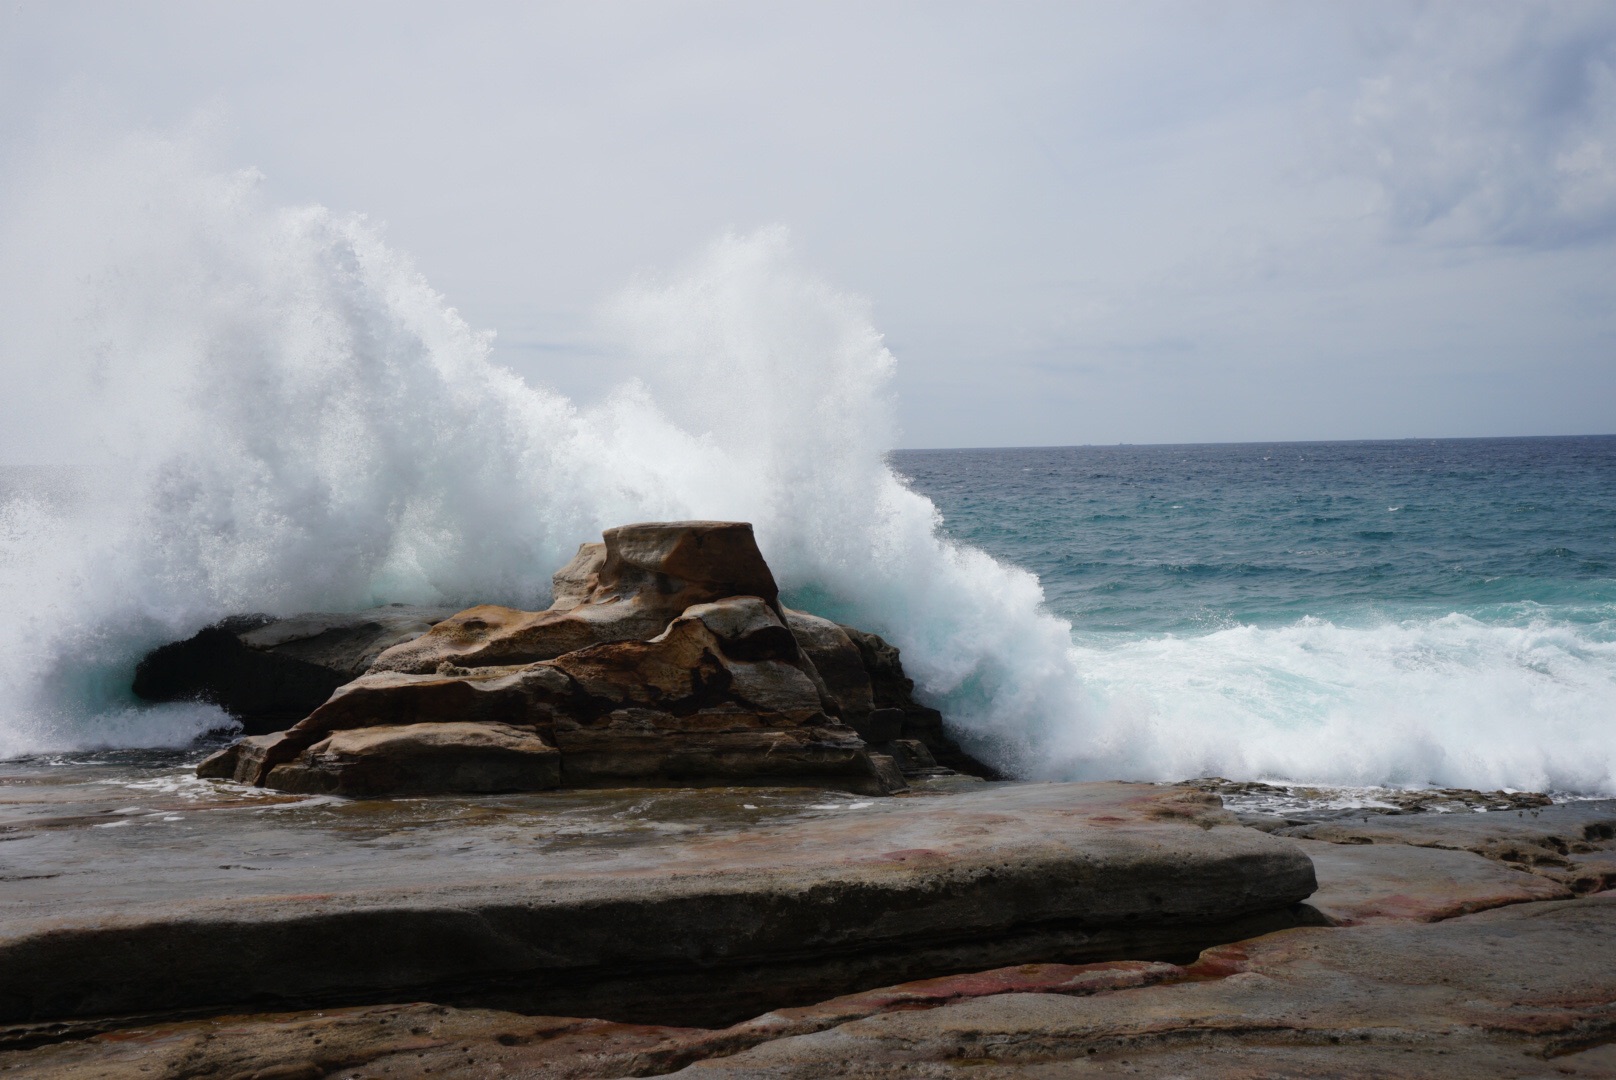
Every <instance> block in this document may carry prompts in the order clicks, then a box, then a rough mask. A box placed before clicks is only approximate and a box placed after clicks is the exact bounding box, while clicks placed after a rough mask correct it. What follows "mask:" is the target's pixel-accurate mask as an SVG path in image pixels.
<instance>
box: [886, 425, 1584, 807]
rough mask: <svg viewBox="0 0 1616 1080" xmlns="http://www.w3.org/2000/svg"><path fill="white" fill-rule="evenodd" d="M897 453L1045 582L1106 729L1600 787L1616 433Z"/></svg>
mask: <svg viewBox="0 0 1616 1080" xmlns="http://www.w3.org/2000/svg"><path fill="white" fill-rule="evenodd" d="M893 462H894V465H895V467H896V468H897V469H898V470H899V472H901V473H902V474H903V475H904V476H906V477H907V478H908V480H909V482H910V483H911V485H912V486H913V487H914V488H915V490H917V491H920V492H923V493H924V494H926V495H927V496H928V497H929V498H930V499H931V500H932V501H933V502H934V503H935V504H936V505H937V506H938V508H939V510H940V512H941V513H942V516H943V531H944V532H945V533H946V534H947V535H948V536H950V537H951V538H953V539H955V540H956V541H958V542H961V543H966V544H971V545H974V546H977V547H980V548H982V549H984V550H986V551H987V552H989V553H991V554H992V555H994V556H995V557H997V558H999V559H1002V560H1004V561H1005V562H1008V563H1011V564H1014V565H1016V566H1020V567H1023V568H1025V569H1027V570H1029V571H1031V572H1033V573H1035V574H1037V575H1038V578H1039V581H1040V583H1041V584H1042V586H1043V589H1044V594H1045V600H1046V604H1047V606H1048V608H1049V609H1050V610H1051V611H1053V612H1054V613H1055V614H1057V615H1058V616H1060V617H1061V618H1063V619H1065V620H1068V621H1070V623H1071V625H1072V639H1073V655H1074V663H1075V665H1076V667H1077V668H1078V670H1079V671H1080V672H1081V673H1082V678H1083V682H1084V685H1085V689H1086V691H1087V693H1088V696H1089V698H1090V702H1089V705H1090V711H1091V713H1093V714H1096V715H1098V716H1101V717H1109V718H1110V719H1111V723H1110V724H1109V725H1107V726H1108V727H1109V733H1117V732H1124V733H1133V732H1137V731H1138V730H1139V729H1140V728H1153V727H1160V728H1163V729H1165V730H1164V732H1163V734H1164V735H1165V734H1166V733H1168V732H1177V733H1178V735H1179V736H1180V737H1181V738H1182V739H1183V740H1184V741H1185V742H1186V743H1187V744H1188V745H1189V746H1191V747H1194V751H1195V756H1180V757H1179V760H1184V761H1185V762H1186V764H1190V763H1192V762H1194V761H1197V760H1199V761H1201V762H1204V763H1205V765H1206V766H1207V767H1208V768H1209V769H1213V770H1216V769H1220V768H1221V769H1225V770H1227V769H1229V768H1230V767H1231V766H1234V767H1235V768H1234V771H1236V772H1240V773H1242V774H1250V773H1253V772H1256V773H1267V774H1269V775H1271V776H1274V777H1276V778H1278V777H1283V778H1292V779H1295V778H1314V779H1316V778H1320V777H1329V778H1331V779H1334V780H1337V781H1341V782H1350V781H1352V780H1354V779H1357V780H1362V781H1366V782H1380V783H1411V784H1412V783H1423V782H1429V781H1431V780H1433V779H1435V778H1438V777H1448V778H1454V779H1458V778H1465V779H1467V780H1468V781H1471V782H1475V783H1483V782H1487V783H1490V782H1497V783H1500V784H1507V783H1509V782H1511V781H1512V780H1513V781H1514V782H1515V783H1521V782H1524V781H1527V780H1531V779H1532V778H1533V777H1534V776H1535V777H1536V779H1535V780H1534V781H1533V782H1535V783H1537V784H1539V785H1541V786H1551V787H1552V786H1555V785H1556V783H1558V784H1561V785H1566V786H1570V787H1579V786H1586V787H1588V788H1591V789H1593V790H1603V791H1608V790H1610V788H1609V783H1610V779H1609V773H1608V767H1609V762H1610V754H1611V747H1612V734H1611V733H1612V732H1613V730H1616V437H1612V436H1596V437H1584V438H1515V439H1444V440H1404V441H1396V442H1341V443H1264V444H1247V445H1211V446H1107V447H1063V448H1038V449H998V450H938V451H905V452H900V453H896V454H894V455H893ZM1309 738H1312V739H1314V740H1316V753H1317V755H1318V756H1317V757H1314V758H1312V759H1310V758H1309V757H1308V754H1307V750H1306V742H1307V740H1308V739H1309ZM1355 742H1361V745H1354V743H1355ZM1220 743H1221V746H1220ZM1265 743H1266V744H1267V745H1266V746H1265V745H1264V744H1265ZM1387 746H1396V747H1398V748H1399V750H1400V756H1399V757H1395V758H1394V757H1390V756H1388V755H1387V754H1386V753H1385V748H1386V747H1387ZM1562 754H1563V755H1564V756H1563V757H1560V756H1558V755H1562ZM1326 755H1328V756H1326ZM1575 755H1583V756H1584V760H1585V766H1584V767H1583V768H1581V769H1579V768H1577V767H1575V766H1574V765H1572V764H1571V762H1572V760H1573V758H1574V756H1575ZM1242 766H1243V767H1242ZM1192 771H1193V770H1192Z"/></svg>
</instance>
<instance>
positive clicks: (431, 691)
mask: <svg viewBox="0 0 1616 1080" xmlns="http://www.w3.org/2000/svg"><path fill="white" fill-rule="evenodd" d="M555 584H556V593H557V595H558V597H560V604H559V605H558V606H556V607H552V608H550V609H549V610H548V611H543V612H524V611H516V610H514V609H510V608H501V607H494V606H482V607H475V608H470V609H468V610H466V611H463V612H460V613H459V614H457V615H455V616H453V617H452V618H449V619H445V620H443V621H441V622H440V623H438V624H437V625H436V626H434V627H433V628H432V630H431V631H430V632H428V633H426V634H423V635H421V636H420V637H419V638H416V639H414V640H412V641H409V642H406V643H404V644H401V645H399V646H398V647H396V648H393V649H390V650H388V651H387V652H385V653H383V654H382V655H381V656H380V658H379V659H378V660H377V662H376V664H375V665H374V666H373V667H372V668H371V670H370V671H369V672H368V673H367V674H365V675H362V676H361V677H359V678H357V679H355V680H353V681H352V682H349V683H348V684H346V685H344V686H341V687H338V688H337V689H336V691H335V692H334V693H332V694H331V696H330V698H329V700H327V701H326V702H325V703H324V704H323V705H321V706H320V707H319V708H317V709H315V710H314V711H313V712H311V713H310V714H309V715H308V716H306V717H305V718H304V719H302V720H300V721H299V722H298V723H297V724H295V725H293V726H292V727H291V728H290V729H289V730H288V731H286V732H285V733H284V734H283V735H281V736H279V737H275V738H260V739H256V740H243V742H242V743H239V744H237V745H236V746H233V747H230V748H229V749H227V750H224V751H221V752H220V753H219V754H216V755H214V756H213V757H211V758H209V759H208V760H207V761H204V762H203V763H202V765H201V766H199V768H198V770H197V771H198V775H200V776H204V777H214V778H223V779H233V780H237V781H240V782H245V783H252V784H257V785H260V786H267V787H273V788H279V789H281V790H286V791H299V792H325V793H333V794H347V795H361V794H364V795H369V794H382V793H388V792H394V793H406V792H408V793H427V792H446V791H502V790H541V789H544V788H550V787H556V786H569V787H574V786H590V785H603V784H645V783H681V784H688V783H731V784H734V783H795V784H816V785H817V784H823V785H828V786H833V787H839V788H844V789H847V790H851V791H856V792H860V793H866V794H886V793H888V792H890V791H894V790H899V789H901V788H902V787H903V786H904V780H903V775H902V771H901V770H900V768H899V766H898V764H897V762H896V761H895V760H894V759H893V758H892V757H891V756H890V755H883V754H872V753H871V752H870V750H869V748H867V747H866V745H865V742H864V741H863V740H861V739H860V738H859V735H858V733H857V731H856V730H855V729H854V728H852V727H849V726H847V725H846V724H845V723H843V722H842V720H841V719H840V714H841V713H842V711H843V707H842V705H841V703H840V702H839V701H838V699H837V698H836V697H835V696H834V695H832V694H831V693H830V691H829V689H828V688H827V686H826V684H825V682H824V680H823V679H822V677H821V675H820V673H819V671H818V669H817V668H816V667H815V665H814V662H813V660H812V659H811V658H810V654H809V653H808V652H806V651H804V649H803V648H801V647H800V646H799V644H798V638H797V637H796V636H795V635H794V634H793V632H792V629H791V628H790V627H789V626H788V625H787V622H786V621H785V617H784V613H783V611H782V609H781V608H780V605H779V598H778V590H777V588H776V586H775V583H774V577H773V575H772V574H771V573H770V571H769V568H768V566H767V564H766V563H764V561H763V557H762V555H761V554H760V553H759V552H758V550H757V546H756V543H755V541H754V540H753V538H752V530H751V526H749V525H745V524H735V523H724V522H674V523H658V524H649V525H631V526H624V527H622V528H619V529H610V530H608V531H607V532H606V534H605V542H604V543H603V544H600V545H589V544H586V545H584V546H583V547H581V548H580V549H579V552H578V555H577V556H576V557H575V558H574V559H573V561H572V562H571V563H569V564H568V565H567V566H566V567H563V568H562V570H561V571H560V572H559V573H558V574H557V575H556V582H555ZM797 622H798V625H802V626H805V627H811V629H812V630H813V631H814V635H812V636H810V639H811V640H812V641H813V642H815V643H816V645H822V646H823V645H825V644H826V643H828V648H827V647H821V648H819V653H820V655H821V656H824V657H825V658H826V662H827V664H828V665H829V666H830V668H831V670H832V671H833V673H834V675H835V677H836V679H837V682H838V686H839V687H842V688H843V689H844V691H845V692H847V693H848V696H849V700H850V701H852V703H853V708H854V709H855V710H858V711H861V712H862V713H864V714H868V713H869V711H870V708H871V704H872V699H871V695H870V690H869V682H870V680H869V678H868V677H867V676H865V675H864V674H863V670H862V667H861V666H860V660H859V653H858V650H857V649H856V648H855V647H854V646H853V644H852V643H851V640H850V638H849V637H848V635H847V634H846V633H845V632H843V631H842V629H841V628H840V627H838V626H836V624H834V623H830V622H827V621H825V620H819V619H813V617H812V616H800V617H799V618H798V620H797ZM861 678H862V680H863V682H862V687H860V684H859V682H858V680H859V679H861ZM859 688H862V691H863V692H862V694H858V693H855V692H853V691H854V690H856V689H859ZM433 725H436V726H438V727H439V728H441V730H438V731H429V730H427V729H428V728H429V727H431V726H433ZM361 732H366V733H368V734H360V733H361ZM913 756H914V755H912V754H911V755H909V757H906V758H905V761H906V762H907V761H909V760H911V759H912V758H913ZM434 758H440V759H441V761H438V762H437V763H436V764H434V762H433V759H434Z"/></svg>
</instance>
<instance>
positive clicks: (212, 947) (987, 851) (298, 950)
mask: <svg viewBox="0 0 1616 1080" xmlns="http://www.w3.org/2000/svg"><path fill="white" fill-rule="evenodd" d="M8 792H9V794H8V799H12V800H14V801H12V802H8V803H7V804H5V805H3V806H0V825H3V826H4V827H6V828H7V829H8V830H9V831H8V832H7V833H6V835H7V836H8V840H7V842H6V843H5V844H4V845H3V846H4V847H5V849H6V851H5V858H6V873H7V877H8V880H7V882H6V888H5V889H4V890H3V891H0V911H3V912H4V918H0V1022H5V1023H22V1022H29V1021H52V1020H58V1019H64V1018H70V1017H96V1016H107V1015H117V1014H128V1013H132V1012H140V1013H145V1014H147V1015H150V1014H152V1013H159V1012H164V1011H168V1012H172V1011H174V1010H183V1009H191V1008H200V1007H213V1008H226V1007H236V1008H240V1007H243V1006H250V1007H252V1008H272V1007H291V1008H311V1007H322V1006H325V1005H331V1006H340V1005H344V1004H347V1005H351V1004H355V1003H362V1002H376V1001H389V1000H390V1001H395V1002H397V1001H420V1000H423V999H425V1000H439V1001H443V1002H445V1003H447V1004H476V1005H479V1006H489V1007H500V1008H515V1009H518V1010H520V1011H523V1012H529V1013H550V1014H554V1015H571V1016H607V1017H610V1018H612V1019H615V1020H621V1021H637V1022H662V1023H679V1024H699V1025H705V1026H711V1025H715V1024H716V1025H723V1024H728V1023H733V1022H735V1021H739V1020H743V1019H745V1018H747V1017H749V1016H756V1015H758V1014H759V1013H761V1012H764V1011H766V1010H769V1009H772V1008H777V1007H787V1006H797V1005H802V1004H805V1003H810V1002H814V1001H823V1000H825V999H828V998H832V997H836V996H839V995H845V994H848V993H854V992H858V991H861V990H864V989H868V988H871V987H880V986H888V985H891V984H893V983H898V982H903V981H907V980H912V979H923V978H932V977H937V976H942V975H947V974H949V973H953V972H962V971H981V970H983V969H987V968H995V967H1002V966H1005V965H1009V964H1023V963H1066V964H1083V963H1088V962H1093V961H1099V960H1112V959H1128V958H1137V959H1154V960H1163V961H1168V962H1175V963H1182V962H1187V961H1189V960H1192V959H1194V957H1195V955H1196V953H1197V952H1198V951H1199V950H1200V949H1202V948H1204V947H1206V946H1207V945H1211V944H1215V943H1218V942H1225V941H1233V940H1239V939H1241V938H1244V937H1248V936H1250V935H1252V934H1254V933H1260V932H1263V931H1265V930H1268V929H1271V928H1273V927H1275V926H1287V925H1295V923H1296V921H1297V918H1296V913H1295V912H1293V910H1292V905H1294V904H1295V903H1296V902H1297V901H1299V900H1301V899H1303V898H1305V897H1306V896H1307V894H1308V893H1310V892H1311V891H1312V890H1313V886H1314V880H1313V870H1312V866H1311V864H1310V863H1309V861H1308V859H1307V857H1306V856H1305V855H1304V854H1303V853H1302V852H1301V851H1300V850H1298V849H1297V847H1296V846H1295V845H1294V844H1292V843H1291V842H1289V841H1285V840H1282V839H1277V838H1274V837H1270V836H1266V835H1264V834H1262V833H1259V832H1256V831H1255V830H1251V829H1245V828H1241V827H1240V826H1239V825H1237V824H1235V823H1234V822H1233V819H1232V818H1231V817H1230V815H1228V814H1226V813H1224V812H1223V811H1221V810H1220V809H1219V808H1218V806H1217V803H1216V800H1215V799H1212V798H1209V797H1207V796H1204V795H1200V794H1198V793H1185V792H1178V791H1173V790H1171V789H1162V788H1157V787H1155V786H1153V785H1142V784H1025V785H1019V784H1005V785H981V786H979V787H977V788H975V789H973V790H971V791H969V792H966V793H962V794H955V795H945V796H928V797H923V798H910V799H868V800H856V801H855V800H849V799H847V798H846V797H845V796H844V797H842V798H840V799H837V798H834V797H831V798H829V804H828V805H827V806H824V807H820V808H817V809H808V808H805V809H802V810H800V811H798V812H797V813H794V814H788V815H785V816H782V817H778V818H774V819H769V820H760V819H759V818H758V816H757V815H756V814H754V813H752V812H751V811H743V810H742V809H741V803H742V802H743V800H744V801H749V802H750V801H763V800H761V799H759V797H758V796H757V795H756V794H754V793H753V792H751V791H744V792H743V791H736V790H733V789H711V790H710V791H708V792H706V793H701V792H695V793H686V794H684V795H682V796H681V798H682V799H683V800H684V802H683V803H681V804H680V805H685V804H699V805H708V804H711V805H713V806H715V807H724V808H727V809H723V810H722V812H721V813H719V812H718V811H717V810H715V811H714V815H715V816H713V817H711V818H709V819H708V824H707V825H704V826H701V827H696V826H695V825H694V824H693V823H688V824H687V823H685V822H686V821H688V819H685V820H683V821H682V820H678V819H675V820H668V819H663V820H655V819H652V820H649V821H647V820H644V819H643V818H636V817H635V815H633V814H630V813H627V808H629V807H633V806H637V805H640V804H642V803H644V802H646V800H647V795H646V794H645V793H643V792H641V793H637V794H635V795H634V796H633V797H632V798H628V799H622V798H618V797H616V796H611V797H609V798H608V796H606V795H605V794H597V795H590V796H587V797H586V796H584V795H576V794H570V793H547V794H545V795H544V796H542V797H540V796H530V797H527V798H528V799H529V800H530V801H529V802H525V803H524V802H521V801H520V797H517V796H506V797H503V798H501V799H493V800H476V801H472V802H468V801H466V800H463V799H450V798H443V797H437V798H432V797H427V798H423V799H419V800H403V801H399V802H389V803H379V802H378V803H365V802H361V803H343V804H328V805H315V806H304V807H302V808H300V809H298V810H297V811H296V812H295V813H261V812H259V811H260V810H262V809H264V808H265V807H266V806H270V805H274V803H273V799H274V797H273V796H267V797H260V798H242V797H240V796H239V795H237V794H236V793H233V792H230V791H219V792H214V793H203V795H202V796H201V797H196V798H193V797H183V798H182V797H178V796H175V795H172V794H167V795H165V794H162V793H160V792H157V791H155V790H146V789H139V790H131V789H130V788H128V787H126V786H121V785H108V784H85V783H75V784H70V785H63V786H62V787H60V788H59V789H58V788H50V787H34V788H28V789H23V788H11V789H8ZM47 798H48V799H53V800H55V801H53V802H50V803H41V802H38V800H43V799H47ZM818 798H819V799H820V800H824V799H826V796H823V795H821V796H819V797H818ZM589 799H594V800H598V801H600V802H601V803H602V805H606V806H610V807H614V808H618V809H617V810H615V811H614V812H613V813H609V814H608V813H601V814H598V815H595V816H590V815H588V814H586V813H584V812H583V811H584V809H585V808H587V806H589V805H591V803H590V802H589V801H588V800H589ZM15 800H35V802H32V803H29V802H18V801H15ZM210 800H213V802H214V803H216V808H211V809H210V805H211V804H210ZM554 800H559V801H560V803H561V805H560V806H557V807H556V808H554V809H548V808H547V807H549V806H551V804H552V801H554ZM701 800H705V802H703V801H701ZM30 807H32V809H31V808H30ZM47 807H49V808H50V809H48V810H47V809H45V808H47ZM131 807H136V808H139V812H138V813H136V814H134V815H130V814H128V813H126V812H125V811H128V810H129V809H131ZM171 808H173V809H171ZM148 811H151V812H148ZM52 814H53V815H55V816H56V820H57V824H49V823H48V822H47V817H48V816H49V815H52ZM171 816H177V817H178V818H179V820H175V821H172V822H170V821H168V820H166V819H167V818H168V817H171ZM714 822H720V823H721V824H714ZM109 825H110V826H114V827H110V828H107V827H102V826H109ZM653 826H654V827H653Z"/></svg>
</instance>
